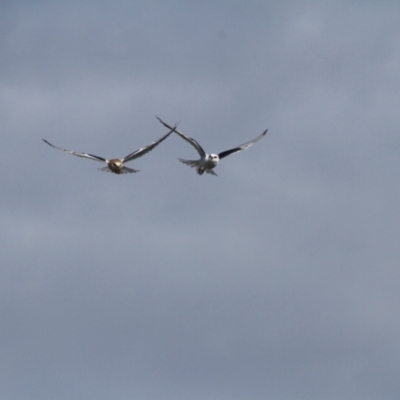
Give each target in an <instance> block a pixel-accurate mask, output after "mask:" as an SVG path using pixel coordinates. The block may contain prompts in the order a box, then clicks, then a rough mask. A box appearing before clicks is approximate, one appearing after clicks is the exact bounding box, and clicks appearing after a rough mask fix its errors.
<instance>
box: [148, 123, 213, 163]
mask: <svg viewBox="0 0 400 400" xmlns="http://www.w3.org/2000/svg"><path fill="white" fill-rule="evenodd" d="M156 118H157V119H158V120H159V121H160V122H161V123H162V124H163V125H164V126H165V127H167V128H168V129H172V130H173V131H174V132H175V133H177V134H178V135H179V136H180V137H181V138H182V139H184V140H186V141H187V142H189V143H190V144H191V145H192V146H193V147H194V148H195V149H196V151H197V152H198V153H199V154H200V157H205V156H206V152H205V151H204V150H203V148H202V147H201V146H200V145H199V143H197V142H196V140H194V139H193V138H191V137H189V136H186V135H185V134H183V133H182V132H179V131H177V130H176V129H175V128H176V127H175V128H172V127H171V126H169V125H168V124H166V123H165V122H164V121H163V120H162V119H161V118H158V117H156Z"/></svg>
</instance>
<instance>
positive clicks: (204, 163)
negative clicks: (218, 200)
mask: <svg viewBox="0 0 400 400" xmlns="http://www.w3.org/2000/svg"><path fill="white" fill-rule="evenodd" d="M156 118H157V119H158V120H159V121H160V122H161V123H162V124H163V125H164V126H165V127H167V128H168V129H171V131H174V132H175V133H177V134H178V135H179V136H180V137H181V138H182V139H184V140H186V141H187V142H188V143H190V144H191V145H192V146H193V147H194V148H195V149H196V151H197V152H198V153H199V154H200V159H199V160H183V159H182V158H179V161H180V162H182V163H184V164H186V165H189V166H190V167H192V168H196V170H197V173H198V174H199V175H202V174H203V173H204V172H206V173H207V174H211V175H215V176H217V174H216V173H215V172H214V171H213V169H214V168H215V167H216V166H217V164H218V163H219V161H220V160H221V159H223V158H224V157H226V156H229V155H230V154H233V153H237V152H238V151H243V150H247V149H248V148H249V147H250V146H253V144H254V143H256V142H258V141H259V140H260V139H262V138H263V137H264V136H265V135H266V133H267V132H268V129H267V130H265V131H264V132H263V133H262V134H261V135H260V136H258V137H256V138H255V139H253V140H251V141H250V142H246V143H243V144H241V145H240V146H237V147H235V148H233V149H230V150H226V151H223V152H221V153H219V154H207V153H206V152H205V151H204V150H203V148H202V147H201V146H200V145H199V143H198V142H197V141H196V140H194V139H193V138H191V137H189V136H186V135H185V134H183V133H182V132H179V131H177V130H176V129H175V128H176V126H174V127H173V128H172V127H171V126H169V125H168V124H166V123H165V122H164V121H163V120H162V119H161V118H158V117H156Z"/></svg>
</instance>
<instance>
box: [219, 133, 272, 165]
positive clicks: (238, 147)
mask: <svg viewBox="0 0 400 400" xmlns="http://www.w3.org/2000/svg"><path fill="white" fill-rule="evenodd" d="M267 132H268V129H267V130H265V131H264V132H263V133H262V134H261V135H260V136H258V137H256V138H255V139H253V140H250V141H249V142H246V143H243V144H241V145H240V146H237V147H235V148H234V149H230V150H226V151H223V152H222V153H219V154H218V157H219V159H221V158H224V157H226V156H229V154H233V153H237V152H238V151H243V150H247V149H248V148H249V147H251V146H253V144H254V143H256V142H258V141H259V140H260V139H262V138H263V137H264V136H265V135H266V134H267Z"/></svg>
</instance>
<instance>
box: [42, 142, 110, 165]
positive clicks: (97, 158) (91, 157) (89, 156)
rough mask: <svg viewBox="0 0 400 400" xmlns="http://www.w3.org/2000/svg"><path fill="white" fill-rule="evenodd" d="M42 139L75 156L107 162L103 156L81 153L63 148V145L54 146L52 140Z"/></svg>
mask: <svg viewBox="0 0 400 400" xmlns="http://www.w3.org/2000/svg"><path fill="white" fill-rule="evenodd" d="M42 140H43V142H45V143H47V144H48V145H49V146H51V147H54V148H55V149H57V150H61V151H65V152H66V153H69V154H73V155H74V156H78V157H83V158H89V159H90V160H95V161H101V162H106V160H105V159H104V158H102V157H98V156H94V155H93V154H88V153H79V152H78V151H72V150H66V149H62V148H61V147H57V146H54V145H53V144H51V143H50V142H48V141H47V140H45V139H42Z"/></svg>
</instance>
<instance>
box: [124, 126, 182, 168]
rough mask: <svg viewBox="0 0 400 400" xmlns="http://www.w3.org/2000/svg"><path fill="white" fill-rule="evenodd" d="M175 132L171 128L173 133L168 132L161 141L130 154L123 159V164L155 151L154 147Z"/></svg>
mask: <svg viewBox="0 0 400 400" xmlns="http://www.w3.org/2000/svg"><path fill="white" fill-rule="evenodd" d="M173 130H174V128H171V131H170V132H168V133H167V134H166V135H164V136H163V137H161V138H160V139H158V140H156V141H155V142H153V143H150V144H149V145H147V146H146V147H142V148H141V149H138V150H136V151H134V152H133V153H131V154H128V155H127V156H126V157H125V158H123V159H122V162H128V161H132V160H134V159H135V158H139V157H141V156H144V155H145V154H146V153H148V152H149V151H151V150H153V149H154V147H156V146H158V145H159V144H160V143H161V142H162V141H163V140H165V139H166V138H167V137H168V136H169V135H170V134H171V133H172V132H173Z"/></svg>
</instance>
